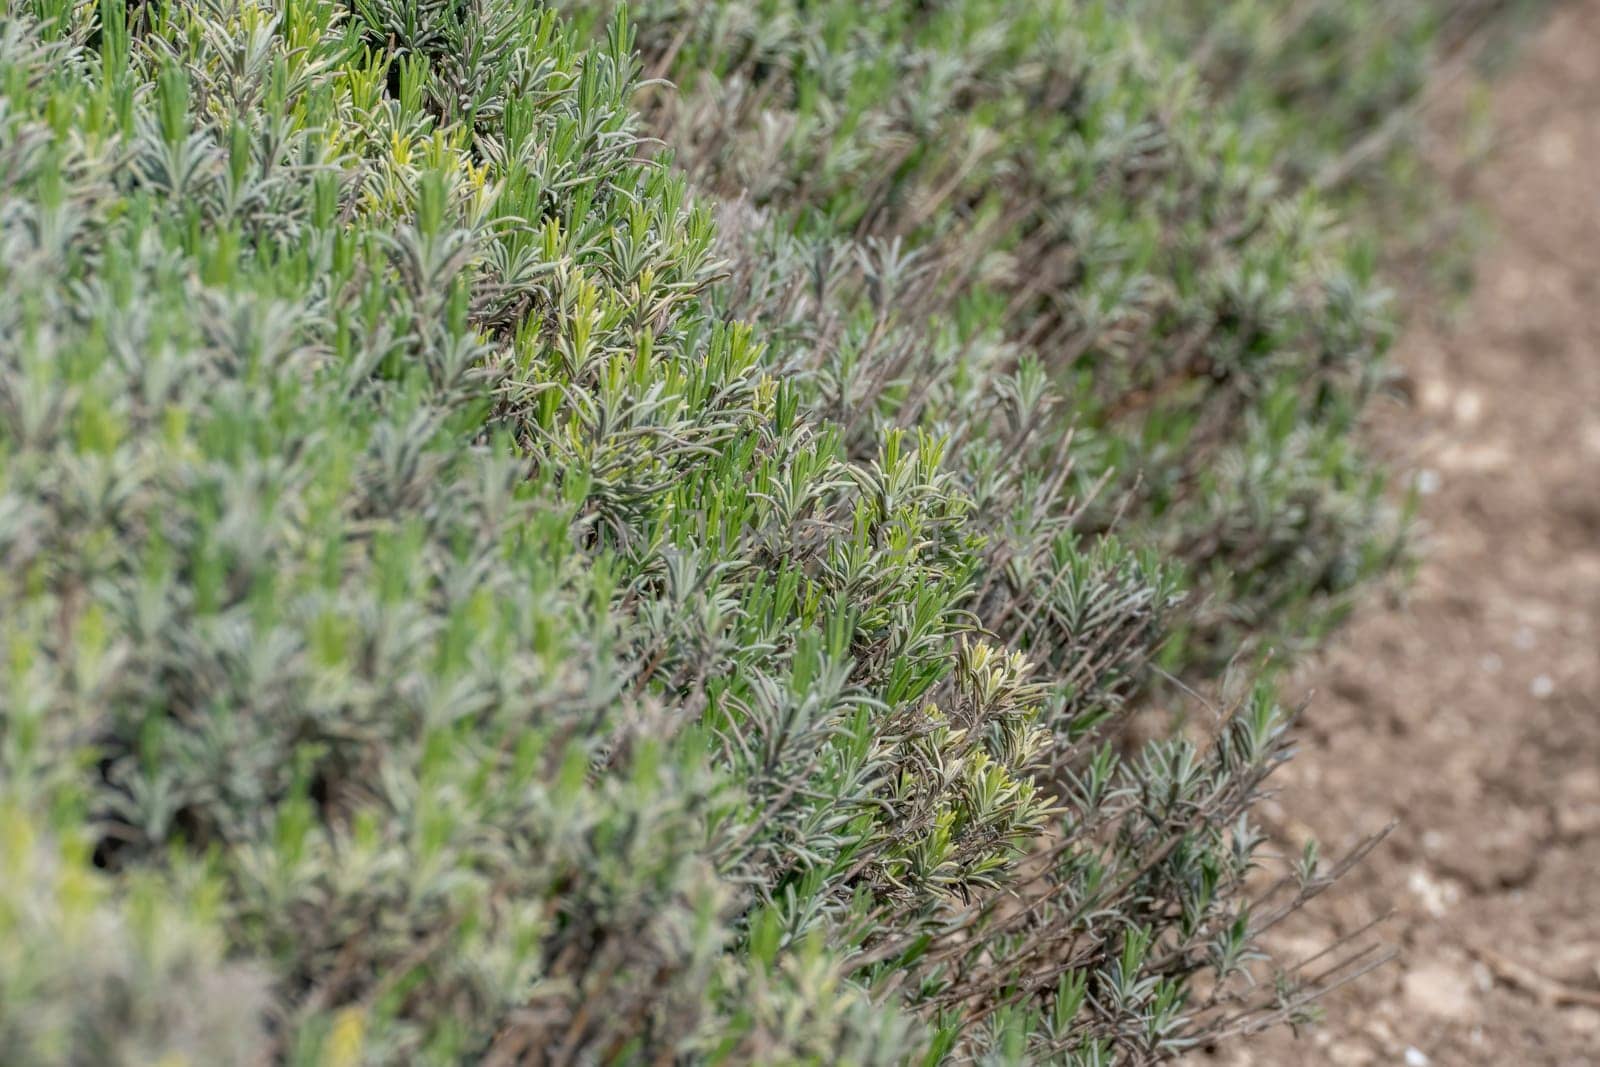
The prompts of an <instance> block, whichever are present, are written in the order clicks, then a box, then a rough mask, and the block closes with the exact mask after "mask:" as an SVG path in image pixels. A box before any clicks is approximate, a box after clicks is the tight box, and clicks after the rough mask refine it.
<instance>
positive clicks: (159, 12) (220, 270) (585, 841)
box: [0, 0, 1388, 1065]
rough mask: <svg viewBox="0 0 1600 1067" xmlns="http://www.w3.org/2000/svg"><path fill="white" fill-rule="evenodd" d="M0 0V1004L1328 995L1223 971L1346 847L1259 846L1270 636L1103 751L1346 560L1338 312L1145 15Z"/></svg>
mask: <svg viewBox="0 0 1600 1067" xmlns="http://www.w3.org/2000/svg"><path fill="white" fill-rule="evenodd" d="M0 4H3V5H4V7H3V8H0V10H3V11H4V17H3V18H0V285H3V287H4V291H5V293H6V300H5V301H4V302H3V303H0V563H3V566H0V618H4V619H5V629H4V635H5V648H4V657H3V660H0V814H3V819H0V823H3V825H0V829H3V830H4V832H5V834H6V838H5V840H4V841H3V842H0V849H3V853H0V860H3V861H4V863H5V868H4V874H5V879H4V880H5V885H4V887H3V888H0V927H3V932H4V933H5V934H6V937H5V939H4V940H5V945H6V947H5V948H4V950H0V991H3V992H4V993H5V995H4V996H3V997H0V1001H3V1002H4V1003H3V1004H0V1035H3V1036H5V1037H6V1038H7V1041H6V1048H7V1050H8V1055H9V1056H10V1057H11V1058H12V1059H13V1060H15V1061H16V1062H18V1063H24V1064H26V1063H40V1064H43V1063H54V1062H61V1061H63V1060H65V1061H68V1062H74V1063H103V1062H130V1063H131V1062H151V1061H159V1062H174V1063H177V1062H188V1063H193V1064H200V1063H225V1062H258V1061H260V1060H261V1059H266V1060H268V1061H271V1062H283V1063H292V1064H339V1065H346V1064H354V1063H362V1062H370V1063H455V1062H489V1063H517V1062H528V1063H544V1062H559V1063H565V1062H659V1061H662V1060H685V1061H694V1062H702V1061H703V1062H717V1063H747V1062H749V1063H827V1062H842V1063H860V1064H870V1063H885V1064H887V1063H905V1062H929V1063H931V1062H940V1061H946V1060H954V1061H961V1062H966V1061H975V1060H983V1061H985V1062H990V1061H993V1062H1018V1061H1022V1060H1027V1059H1040V1060H1056V1061H1061V1062H1068V1063H1084V1064H1089V1063H1100V1062H1108V1061H1110V1060H1111V1059H1113V1058H1121V1059H1127V1060H1134V1061H1142V1060H1149V1059H1159V1058H1168V1057H1171V1056H1172V1055H1174V1054H1176V1053H1178V1052H1180V1051H1181V1050H1183V1049H1185V1048H1187V1047H1190V1046H1192V1045H1193V1044H1194V1043H1195V1042H1197V1041H1201V1040H1206V1039H1209V1038H1210V1037H1214V1036H1226V1035H1229V1034H1232V1033H1236V1032H1241V1031H1243V1030H1246V1029H1248V1028H1250V1027H1252V1026H1255V1025H1260V1024H1261V1023H1264V1022H1268V1021H1271V1020H1273V1019H1277V1018H1281V1017H1283V1016H1285V1015H1292V1014H1293V1013H1295V1012H1297V1011H1298V1010H1299V1008H1300V1006H1301V1004H1302V1003H1303V1001H1304V999H1305V998H1306V997H1308V996H1310V995H1311V994H1313V993H1315V991H1316V989H1315V986H1314V985H1311V986H1307V985H1305V984H1304V983H1302V982H1301V981H1300V980H1299V979H1298V977H1297V976H1295V975H1288V976H1285V978H1284V979H1283V981H1282V982H1281V983H1280V985H1279V987H1278V989H1277V990H1276V991H1274V992H1271V993H1263V992H1261V991H1260V989H1258V987H1257V985H1256V984H1255V982H1256V979H1254V978H1253V977H1252V976H1251V975H1250V974H1249V973H1248V969H1249V967H1250V965H1251V963H1252V960H1253V959H1254V958H1255V950H1254V947H1253V946H1254V944H1255V938H1256V937H1257V935H1258V934H1259V933H1260V932H1261V931H1262V930H1263V929H1265V928H1267V927H1269V926H1271V925H1272V924H1273V923H1275V922H1276V921H1278V920H1279V919H1280V918H1281V917H1282V916H1283V915H1284V914H1287V913H1288V912H1289V911H1292V910H1293V909H1294V908H1295V907H1297V906H1298V905H1299V904H1300V903H1301V902H1302V901H1303V900H1304V899H1305V898H1306V897H1307V896H1309V895H1312V894H1314V893H1316V892H1318V891H1320V890H1321V889H1322V888H1323V887H1324V886H1325V885H1326V884H1327V880H1328V878H1327V875H1326V874H1324V873H1322V872H1319V871H1318V870H1316V868H1315V865H1314V864H1312V865H1309V866H1307V867H1306V869H1304V870H1302V871H1299V872H1298V873H1291V874H1290V875H1288V876H1286V878H1285V880H1284V881H1282V882H1280V883H1278V885H1277V888H1276V889H1275V890H1273V893H1269V895H1268V896H1267V897H1265V898H1261V899H1259V900H1257V901H1256V902H1255V904H1254V905H1248V904H1247V903H1246V902H1245V900H1244V899H1243V896H1242V892H1241V890H1242V886H1243V882H1244V879H1245V878H1246V877H1247V875H1249V874H1250V872H1251V870H1252V868H1253V866H1254V864H1255V863H1256V861H1257V860H1256V844H1257V837H1256V834H1255V832H1254V831H1253V829H1252V828H1251V825H1250V823H1249V818H1248V813H1249V810H1250V807H1251V805H1252V804H1253V803H1254V801H1255V800H1256V799H1257V797H1258V796H1259V790H1260V787H1261V783H1262V781H1263V779H1264V778H1265V776H1266V775H1267V774H1268V773H1269V772H1270V771H1271V769H1272V768H1273V767H1274V766H1275V765H1276V764H1277V763H1278V762H1279V761H1280V760H1281V759H1282V758H1283V756H1284V745H1285V737H1284V730H1285V727H1286V716H1285V715H1284V714H1283V713H1282V712H1281V711H1280V709H1279V708H1278V706H1277V704H1276V703H1275V701H1274V700H1273V697H1272V695H1271V693H1270V691H1268V690H1267V689H1266V688H1264V687H1263V688H1259V689H1258V690H1256V691H1255V692H1254V693H1253V694H1252V695H1251V696H1250V697H1249V698H1248V699H1247V700H1245V701H1244V702H1243V706H1242V707H1239V708H1236V709H1229V710H1226V711H1220V712H1218V713H1217V715H1216V717H1215V721H1214V722H1212V723H1211V724H1210V727H1211V728H1210V729H1209V730H1208V731H1205V733H1206V736H1204V737H1203V738H1197V739H1193V740H1191V739H1181V738H1179V739H1168V740H1163V741H1160V742H1158V743H1156V744H1153V745H1151V746H1149V747H1147V748H1145V749H1142V750H1136V751H1132V752H1128V753H1119V752H1118V751H1116V750H1115V749H1114V748H1113V747H1112V746H1110V745H1109V744H1108V743H1107V739H1108V737H1115V736H1117V734H1116V723H1117V722H1118V717H1119V714H1120V713H1121V712H1122V711H1124V710H1125V709H1126V707H1127V706H1128V701H1129V699H1130V695H1131V694H1133V693H1135V692H1137V690H1138V689H1139V687H1140V686H1142V685H1143V684H1145V682H1146V680H1147V677H1148V665H1149V661H1150V660H1151V658H1152V657H1154V656H1155V655H1157V654H1158V652H1159V651H1160V650H1161V649H1162V641H1163V639H1164V638H1165V637H1167V636H1168V635H1169V634H1171V633H1172V632H1174V628H1177V629H1178V630H1180V631H1187V632H1188V633H1190V634H1192V635H1193V636H1192V638H1191V640H1190V641H1189V642H1188V644H1187V645H1184V644H1182V643H1170V644H1168V645H1167V646H1166V647H1167V651H1166V652H1165V653H1163V654H1164V655H1167V656H1168V657H1170V659H1169V662H1171V663H1174V664H1178V665H1181V666H1183V667H1184V668H1185V669H1195V670H1199V669H1202V668H1203V667H1204V666H1205V665H1207V664H1210V663H1214V662H1216V661H1217V660H1219V659H1221V658H1223V657H1225V656H1226V655H1228V654H1230V653H1231V651H1232V650H1233V648H1234V647H1235V646H1236V645H1237V643H1238V641H1239V640H1240V639H1241V638H1242V637H1245V636H1248V635H1250V634H1256V633H1260V632H1262V631H1263V630H1265V631H1269V632H1276V631H1281V630H1284V629H1292V628H1298V627H1301V626H1302V622H1301V620H1302V618H1304V617H1313V618H1323V617H1325V615H1326V613H1327V610H1328V604H1327V603H1326V601H1328V600H1330V599H1336V598H1337V597H1339V596H1341V595H1342V594H1343V593H1344V591H1345V590H1347V589H1348V588H1350V587H1351V586H1352V584H1353V583H1354V582H1355V581H1356V580H1357V579H1358V578H1360V577H1361V576H1363V575H1365V574H1368V573H1370V572H1372V571H1373V570H1375V569H1377V567H1378V566H1379V565H1380V564H1381V557H1382V555H1383V550H1382V548H1381V546H1382V545H1383V544H1386V540H1385V539H1386V538H1387V537H1388V527H1387V526H1386V525H1385V522H1384V519H1383V517H1382V515H1381V508H1380V506H1379V503H1378V498H1377V494H1376V490H1375V485H1376V475H1375V474H1374V473H1373V472H1372V471H1371V470H1370V468H1369V467H1368V466H1367V464H1365V462H1364V461H1362V460H1361V459H1360V458H1359V457H1358V456H1356V455H1354V454H1353V453H1352V452H1351V451H1350V446H1349V444H1348V442H1347V441H1346V440H1345V437H1346V434H1347V431H1348V429H1349V427H1350V424H1351V422H1352V420H1353V419H1354V418H1355V415H1356V413H1357V411H1358V409H1359V405H1360V400H1361V398H1362V397H1363V396H1364V395H1365V393H1366V392H1367V391H1369V390H1370V388H1371V384H1372V381H1373V380H1374V378H1375V375H1376V371H1375V369H1374V367H1375V363H1374V361H1375V358H1376V354H1377V351H1378V349H1379V348H1380V347H1381V340H1382V336H1383V328H1382V326H1381V325H1380V324H1379V320H1378V319H1377V318H1376V317H1375V315H1374V312H1373V306H1374V303H1373V299H1372V297H1371V294H1370V293H1369V291H1368V289H1367V286H1366V280H1367V279H1366V277H1365V268H1364V266H1363V264H1362V261H1361V259H1360V258H1359V256H1354V255H1353V254H1348V255H1347V253H1346V250H1345V249H1344V248H1343V246H1342V245H1341V244H1340V243H1339V242H1338V241H1337V240H1336V239H1335V238H1334V236H1332V231H1333V229H1334V227H1333V225H1332V220H1331V219H1330V218H1329V217H1328V214H1327V212H1326V211H1325V210H1324V209H1323V208H1322V207H1320V206H1319V205H1318V204H1317V202H1316V201H1315V200H1314V199H1312V198H1310V197H1293V198H1286V197H1282V196H1279V195H1277V193H1276V192H1275V190H1276V189H1277V188H1278V181H1277V179H1276V177H1275V176H1274V172H1273V171H1272V170H1271V168H1270V167H1269V166H1267V161H1268V157H1269V156H1270V155H1271V152H1270V150H1269V149H1268V148H1267V147H1266V146H1267V145H1269V144H1274V143H1281V142H1278V141H1276V140H1275V139H1269V138H1260V139H1258V138H1256V137H1255V136H1254V135H1252V134H1249V133H1247V132H1245V131H1242V130H1240V129H1237V128H1235V127H1233V126H1230V125H1227V124H1225V123H1220V122H1217V121H1216V120H1215V117H1214V116H1213V115H1212V114H1211V113H1210V112H1209V111H1208V109H1207V108H1206V106H1205V104H1204V97H1203V95H1202V91H1201V89H1200V87H1199V85H1198V84H1197V82H1196V81H1195V79H1194V78H1193V77H1191V76H1189V75H1188V74H1185V73H1184V71H1183V70H1181V69H1180V68H1179V67H1178V66H1177V65H1176V64H1175V63H1174V62H1172V61H1170V60H1169V59H1163V58H1162V56H1161V54H1160V53H1159V52H1153V51H1152V50H1151V49H1150V48H1149V47H1148V46H1147V42H1146V41H1145V40H1144V38H1143V37H1142V36H1141V34H1140V32H1139V29H1138V20H1137V19H1136V18H1134V17H1133V14H1132V13H1131V12H1130V11H1124V10H1123V9H1121V8H1116V7H1106V6H1095V5H1068V4H1045V5H1040V6H1037V7H1033V6H1028V5H1011V4H998V3H989V2H979V0H971V2H966V3H950V4H910V3H905V4H900V3H878V4H872V5H858V4H843V3H824V4H813V5H810V6H809V8H808V9H807V10H806V11H805V12H801V11H800V10H799V9H798V8H793V9H790V8H788V7H786V6H785V5H783V4H781V3H772V4H767V5H764V6H763V8H762V9H761V10H760V11H755V10H749V11H744V10H742V9H740V10H736V9H735V8H733V7H732V6H730V5H708V6H706V7H705V8H698V7H697V8H695V9H693V11H698V12H699V13H698V14H693V15H692V17H690V16H691V14H692V12H691V10H690V9H687V8H686V9H684V10H682V11H677V10H676V9H670V8H667V7H663V6H659V5H649V6H647V8H646V9H644V10H643V11H641V12H640V15H641V17H642V18H643V20H644V21H643V25H644V27H645V30H646V37H645V40H644V47H643V50H642V55H643V56H644V57H645V58H644V61H643V62H644V63H646V64H649V65H648V66H646V67H644V68H643V69H641V60H640V58H639V56H640V55H641V52H640V50H639V49H638V48H637V47H636V42H635V40H634V37H633V32H634V31H633V28H632V24H631V23H630V22H629V21H628V19H627V18H626V17H625V16H623V15H620V14H618V15H615V16H612V15H610V14H607V17H606V19H605V20H604V21H598V20H597V14H598V12H597V10H596V9H594V8H586V9H583V10H580V11H578V12H577V18H578V23H577V24H576V25H567V24H564V23H563V22H562V21H561V19H560V18H559V17H558V16H557V15H556V14H554V13H552V12H550V11H547V10H544V9H543V8H540V7H538V6H534V5H527V4H492V3H489V2H487V0H469V2H464V3H444V2H434V0H362V2H360V3H357V4H354V5H347V4H345V3H342V2H336V0H295V2H294V3H292V4H288V3H275V2H272V0H148V2H146V3H143V4H139V5H126V4H125V3H123V0H100V3H98V4H69V3H65V2H63V0H0ZM591 21H593V22H594V24H593V25H591V24H590V23H591ZM591 30H593V31H594V32H593V33H591V32H590V31H591ZM674 63H676V64H677V65H678V66H679V67H682V68H683V69H687V70H697V71H699V72H701V77H702V79H703V81H701V82H697V83H695V84H694V85H691V86H689V87H688V89H687V93H686V95H685V96H684V97H683V98H682V101H681V102H676V103H670V102H667V99H666V98H664V97H662V96H661V95H660V92H659V88H658V89H657V90H656V92H657V97H656V103H655V104H654V105H652V106H650V107H648V108H646V109H645V111H644V112H643V114H644V116H645V117H646V118H647V119H648V120H649V121H650V122H652V123H654V124H655V125H654V127H653V128H654V129H656V130H658V131H660V132H663V133H666V134H668V135H669V136H670V138H671V139H672V140H673V141H674V143H675V144H677V145H678V149H679V156H678V158H679V161H680V162H681V163H682V164H683V165H684V168H685V169H686V171H687V176H685V174H683V173H680V172H677V171H674V170H673V169H671V168H669V167H668V166H667V165H666V164H665V162H664V161H663V160H662V159H659V158H653V157H652V156H651V155H650V152H651V149H650V148H649V146H648V143H647V142H646V140H645V139H644V129H645V127H643V126H642V125H641V117H640V113H639V112H637V111H636V108H635V104H636V97H637V96H638V92H639V86H640V84H641V76H642V74H647V73H650V72H651V71H652V70H654V69H655V68H656V67H658V66H660V67H670V66H673V65H674ZM746 189H748V195H744V193H745V190H746ZM1068 427H1072V428H1073V429H1071V430H1069V429H1068ZM1119 516H1120V518H1121V525H1120V526H1119V525H1118V518H1119ZM1113 528H1115V530H1113ZM1130 544H1137V545H1140V546H1142V548H1141V550H1135V549H1133V548H1130V547H1128V545H1130ZM1184 570H1187V571H1188V572H1190V573H1191V574H1193V575H1195V576H1196V577H1197V579H1198V580H1199V582H1200V583H1201V587H1202V590H1203V593H1204V595H1203V596H1201V597H1200V598H1198V601H1197V602H1187V603H1186V602H1185V600H1184V597H1183V594H1182V587H1181V583H1180V578H1179V573H1180V571H1184ZM1273 894H1277V895H1273ZM1261 988H1265V987H1261ZM224 1001H225V1002H226V1004H227V1005H228V1006H229V1007H228V1013H223V1012H220V1011H219V1012H215V1013H214V1012H210V1011H207V1010H202V1009H204V1008H205V1006H206V1005H212V1004H216V1003H219V1002H224ZM229 1013H231V1014H229Z"/></svg>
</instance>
